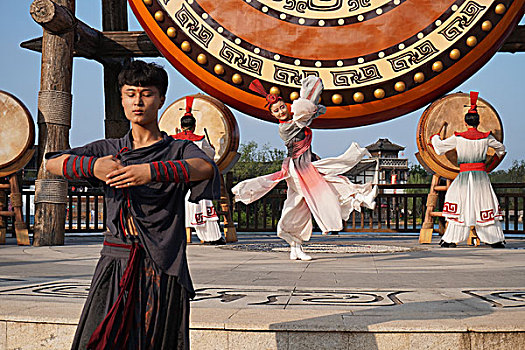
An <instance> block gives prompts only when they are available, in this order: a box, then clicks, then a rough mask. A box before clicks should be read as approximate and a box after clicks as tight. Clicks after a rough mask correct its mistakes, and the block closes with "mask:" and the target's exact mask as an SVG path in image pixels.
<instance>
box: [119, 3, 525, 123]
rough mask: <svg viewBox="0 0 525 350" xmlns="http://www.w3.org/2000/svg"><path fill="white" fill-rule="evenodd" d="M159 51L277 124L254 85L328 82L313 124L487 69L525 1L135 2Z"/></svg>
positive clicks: (382, 107)
mask: <svg viewBox="0 0 525 350" xmlns="http://www.w3.org/2000/svg"><path fill="white" fill-rule="evenodd" d="M129 3H130V5H131V7H132V9H133V11H134V13H135V15H136V16H137V18H138V20H139V21H140V22H141V24H142V26H143V27H144V29H145V30H146V32H147V33H148V35H149V36H150V38H151V39H152V41H153V42H154V43H155V45H156V46H157V47H158V49H159V50H160V51H161V52H162V54H163V55H164V56H165V57H166V58H167V59H168V60H169V61H170V62H171V63H172V64H173V66H175V67H176V68H177V69H178V70H179V71H180V72H181V73H182V74H184V75H185V76H186V77H187V78H188V79H189V80H191V81H192V82H193V83H194V84H195V85H197V86H198V87H199V88H201V89H203V90H204V91H205V92H207V93H208V94H210V95H212V96H214V97H216V98H218V99H220V100H221V101H223V102H225V103H227V104H229V105H231V106H233V107H235V108H237V109H238V110H240V111H242V112H245V113H247V114H250V115H252V116H254V117H257V118H261V119H266V120H269V121H275V119H273V118H272V117H271V116H270V114H269V113H268V111H267V110H266V109H265V108H264V105H265V100H264V98H262V97H261V96H259V95H257V94H255V93H254V92H252V91H250V90H249V88H248V86H249V84H250V82H251V81H253V80H254V79H259V80H260V81H261V82H262V84H263V86H264V87H265V89H266V90H267V91H270V90H271V89H272V91H273V93H278V94H280V95H281V96H282V97H283V99H284V101H285V102H286V103H291V102H292V100H293V99H294V98H297V97H296V96H297V92H298V91H299V89H300V86H301V80H302V79H303V78H304V77H306V76H309V75H316V76H319V77H321V78H322V79H323V82H324V85H325V91H324V92H323V94H322V96H321V103H322V104H324V105H326V106H327V107H328V112H327V113H326V114H325V115H323V116H321V117H320V118H318V119H317V120H315V121H314V124H313V126H314V127H318V128H344V127H353V126H359V125H366V124H373V123H378V122H381V121H385V120H388V119H392V118H395V117H398V116H400V115H403V114H406V113H408V112H411V111H413V110H415V109H417V108H419V107H421V106H424V105H425V104H427V103H429V102H431V101H432V100H434V99H435V98H437V97H439V96H441V95H443V94H444V93H447V92H448V91H450V90H451V89H453V88H455V87H456V86H458V85H459V84H461V83H462V82H463V81H464V80H466V79H467V78H468V77H470V76H471V75H472V74H473V73H474V72H476V71H477V70H478V69H479V68H481V67H482V66H483V65H484V64H485V63H486V62H487V61H488V60H489V59H490V58H491V57H492V55H494V53H495V52H496V51H497V50H498V48H499V46H500V44H501V43H502V42H503V41H504V40H505V38H506V37H507V35H508V34H509V33H510V32H511V31H512V30H513V29H514V28H515V26H516V24H517V22H518V21H519V20H520V18H521V16H522V15H523V8H524V6H523V5H524V3H525V0H514V1H513V0H497V1H493V0H456V1H452V0H350V1H348V0H344V1H343V0H294V1H277V0H220V1H218V0H184V1H183V0H129Z"/></svg>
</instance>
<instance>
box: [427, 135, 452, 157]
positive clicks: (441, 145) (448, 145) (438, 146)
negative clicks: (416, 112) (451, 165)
mask: <svg viewBox="0 0 525 350" xmlns="http://www.w3.org/2000/svg"><path fill="white" fill-rule="evenodd" d="M430 141H431V142H432V146H433V147H434V150H435V151H436V153H437V154H438V155H439V156H440V155H442V154H445V153H446V152H448V151H450V150H453V149H454V148H456V144H457V138H456V136H455V135H454V136H451V137H449V138H447V139H444V140H441V139H440V138H439V135H434V136H432V138H431V139H430Z"/></svg>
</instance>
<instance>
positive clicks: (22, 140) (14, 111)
mask: <svg viewBox="0 0 525 350" xmlns="http://www.w3.org/2000/svg"><path fill="white" fill-rule="evenodd" d="M0 118H1V122H0V176H7V175H10V174H12V173H15V172H17V171H19V170H20V169H22V168H23V167H24V166H25V165H26V164H27V163H28V162H29V160H31V157H32V156H33V154H34V149H33V146H34V142H35V124H34V122H33V118H32V117H31V114H30V113H29V111H28V110H27V108H26V107H25V106H24V104H23V103H22V102H21V101H20V100H19V99H17V98H16V97H15V96H13V95H11V94H9V93H7V92H5V91H0Z"/></svg>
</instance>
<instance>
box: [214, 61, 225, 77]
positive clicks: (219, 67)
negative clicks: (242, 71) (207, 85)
mask: <svg viewBox="0 0 525 350" xmlns="http://www.w3.org/2000/svg"><path fill="white" fill-rule="evenodd" d="M213 71H214V72H215V74H217V75H223V74H224V67H223V66H222V65H221V64H216V65H215V67H213Z"/></svg>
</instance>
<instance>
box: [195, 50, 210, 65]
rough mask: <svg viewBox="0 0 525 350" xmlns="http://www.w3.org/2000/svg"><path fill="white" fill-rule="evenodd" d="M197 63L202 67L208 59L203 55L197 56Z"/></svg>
mask: <svg viewBox="0 0 525 350" xmlns="http://www.w3.org/2000/svg"><path fill="white" fill-rule="evenodd" d="M197 62H199V64H202V65H204V64H206V63H208V58H207V57H206V55H205V54H203V53H200V54H199V56H197Z"/></svg>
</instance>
